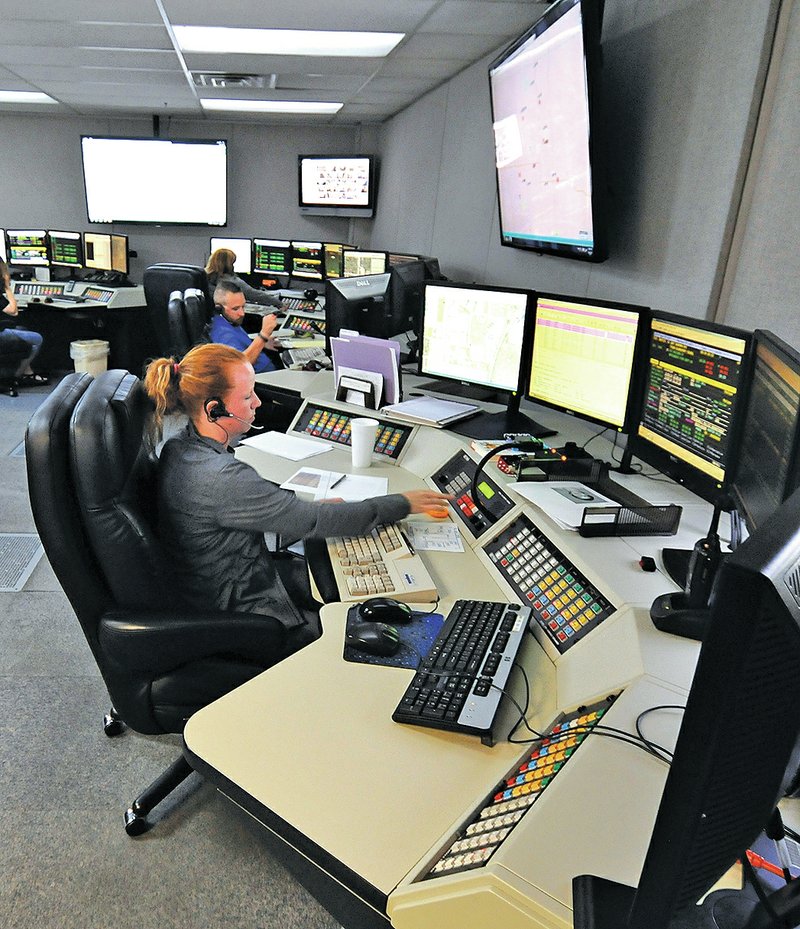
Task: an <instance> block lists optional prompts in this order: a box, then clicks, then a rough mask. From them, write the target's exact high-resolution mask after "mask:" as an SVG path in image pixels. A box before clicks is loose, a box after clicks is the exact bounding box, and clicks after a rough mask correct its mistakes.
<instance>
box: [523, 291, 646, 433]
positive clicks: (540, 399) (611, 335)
mask: <svg viewBox="0 0 800 929" xmlns="http://www.w3.org/2000/svg"><path fill="white" fill-rule="evenodd" d="M643 313H646V310H645V309H644V307H635V306H628V305H624V304H620V303H609V302H606V301H603V300H584V299H580V298H575V297H561V296H555V295H548V294H538V295H537V298H536V312H535V315H534V324H533V347H532V353H531V365H530V374H529V377H528V384H527V389H526V391H525V394H526V396H527V398H528V399H529V400H533V401H535V402H536V403H542V404H544V405H546V406H550V407H554V408H555V409H557V410H561V411H563V412H565V413H571V414H574V415H575V416H579V417H581V418H582V419H587V420H589V421H590V422H594V423H599V424H600V425H603V426H609V427H611V428H612V429H616V430H617V431H620V432H622V431H626V430H627V428H628V425H629V421H630V414H631V408H632V403H631V400H632V398H633V397H634V391H633V390H632V388H633V386H634V370H635V362H636V359H637V356H638V351H639V349H640V346H641V334H642V331H643V329H644V328H645V325H644V323H646V317H645V318H644V322H643V316H642V314H643Z"/></svg>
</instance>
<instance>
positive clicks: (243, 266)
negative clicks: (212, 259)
mask: <svg viewBox="0 0 800 929" xmlns="http://www.w3.org/2000/svg"><path fill="white" fill-rule="evenodd" d="M210 244H211V251H212V253H213V252H215V251H216V250H217V249H218V248H227V249H229V250H230V251H232V252H233V254H234V255H236V260H235V261H234V263H233V271H234V274H250V272H251V271H252V270H253V257H252V251H253V240H252V239H230V238H221V237H219V236H212V237H211V240H210Z"/></svg>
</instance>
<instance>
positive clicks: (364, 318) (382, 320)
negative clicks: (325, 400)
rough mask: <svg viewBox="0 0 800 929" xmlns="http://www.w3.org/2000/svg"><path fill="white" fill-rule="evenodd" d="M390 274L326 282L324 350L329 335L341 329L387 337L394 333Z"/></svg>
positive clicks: (328, 350) (328, 342)
mask: <svg viewBox="0 0 800 929" xmlns="http://www.w3.org/2000/svg"><path fill="white" fill-rule="evenodd" d="M390 280H391V275H389V274H371V275H369V276H368V277H348V278H341V279H340V280H338V281H337V280H334V281H327V282H326V284H325V336H326V340H325V341H326V352H327V354H328V355H330V339H331V338H332V337H336V336H338V335H339V332H340V331H341V330H342V329H351V330H353V331H355V332H358V333H359V334H360V335H369V336H373V337H375V338H378V339H388V338H390V337H391V336H393V335H396V331H395V329H394V317H393V313H392V302H391V293H390V287H389V284H390Z"/></svg>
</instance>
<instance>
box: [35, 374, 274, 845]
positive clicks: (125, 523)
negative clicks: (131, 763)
mask: <svg viewBox="0 0 800 929" xmlns="http://www.w3.org/2000/svg"><path fill="white" fill-rule="evenodd" d="M149 409H150V402H149V400H148V398H147V397H146V395H145V393H144V389H143V387H142V385H141V382H140V381H139V380H138V378H136V377H134V376H133V375H131V374H128V373H127V372H126V371H115V370H112V371H106V372H104V373H103V374H101V375H99V376H98V377H97V378H96V379H93V378H92V377H91V375H88V374H83V373H80V374H78V373H76V374H71V375H68V376H67V377H66V378H64V380H63V381H62V382H61V383H60V384H59V385H58V386H57V387H56V389H55V390H54V391H53V392H52V393H51V394H50V396H49V397H48V398H47V400H46V401H45V402H44V403H43V404H42V405H41V406H40V407H39V408H38V410H37V411H36V412H35V413H34V415H33V417H32V419H31V421H30V423H29V424H28V429H27V433H26V437H25V446H26V460H27V469H28V485H29V493H30V500H31V508H32V510H33V516H34V521H35V523H36V528H37V530H38V532H39V535H40V537H41V540H42V544H43V546H44V549H45V552H46V553H47V556H48V558H49V560H50V563H51V565H52V566H53V570H54V571H55V573H56V576H57V577H58V580H59V582H60V583H61V586H62V587H63V589H64V592H65V593H66V595H67V597H68V599H69V601H70V603H71V604H72V607H73V609H74V610H75V613H76V615H77V617H78V620H79V622H80V624H81V627H82V628H83V631H84V634H85V636H86V640H87V642H88V643H89V647H90V648H91V650H92V654H93V655H94V658H95V661H96V662H97V666H98V668H99V670H100V673H101V674H102V676H103V679H104V681H105V684H106V687H107V688H108V692H109V695H110V697H111V701H112V704H113V709H112V711H111V713H110V714H108V715H107V716H106V717H105V720H104V728H105V731H106V733H107V734H108V735H116V734H117V733H118V732H120V731H121V730H122V729H123V728H124V726H123V723H126V724H127V725H129V726H130V727H131V728H132V729H134V730H136V731H137V732H141V733H147V734H156V733H176V732H181V731H182V730H183V726H184V724H185V722H186V720H187V719H188V718H189V716H191V715H192V713H194V712H195V711H196V710H198V709H200V708H201V707H203V706H205V705H206V704H208V703H210V702H211V701H213V700H215V699H217V698H218V697H220V696H222V695H223V694H225V693H227V692H228V691H230V690H232V689H233V688H234V687H237V686H239V685H240V684H242V683H244V682H245V681H247V680H249V679H250V678H252V677H254V676H255V675H256V674H258V673H260V672H261V671H263V670H264V669H266V668H268V667H270V665H272V664H274V663H275V662H276V661H278V660H280V659H281V658H282V657H283V656H284V654H285V639H286V635H285V631H284V628H283V626H282V625H281V623H280V622H278V620H277V619H275V618H274V617H271V616H262V615H257V614H245V613H235V612H222V611H217V610H207V611H195V610H187V609H182V608H181V607H180V606H178V605H175V604H174V602H173V597H172V594H171V592H170V583H169V578H168V577H167V576H165V566H164V559H163V557H162V552H161V550H160V546H159V543H158V539H157V537H156V534H155V531H154V527H155V525H156V513H157V507H156V495H155V471H156V466H157V463H156V460H155V458H154V456H153V455H152V453H151V452H150V451H149V448H148V443H147V442H146V441H143V430H144V425H145V420H146V417H147V415H148V413H149ZM190 773H191V768H190V767H189V765H188V762H186V760H185V759H184V758H183V757H182V756H181V757H180V758H178V760H177V761H175V762H174V763H173V764H172V765H171V766H170V767H169V768H168V769H167V770H166V771H165V772H164V773H163V774H162V775H161V776H160V777H159V778H157V779H156V780H155V781H154V782H153V784H151V785H150V786H149V787H148V788H147V789H146V790H145V791H144V792H143V793H141V794H140V795H139V796H138V797H137V798H136V799H135V800H134V801H133V803H132V804H131V806H130V808H129V809H128V810H127V811H126V813H125V829H126V831H127V832H128V834H129V835H132V836H133V835H140V834H141V833H142V832H144V830H145V829H146V828H147V825H148V824H147V821H146V816H147V814H148V813H149V812H150V811H151V810H152V809H153V808H154V807H155V806H156V805H157V804H158V803H160V802H161V800H163V799H164V798H165V797H166V796H168V795H169V793H170V792H171V791H172V790H174V789H175V787H177V786H178V785H179V784H180V783H181V782H182V781H183V780H184V779H185V778H186V777H187V776H188V775H189V774H190Z"/></svg>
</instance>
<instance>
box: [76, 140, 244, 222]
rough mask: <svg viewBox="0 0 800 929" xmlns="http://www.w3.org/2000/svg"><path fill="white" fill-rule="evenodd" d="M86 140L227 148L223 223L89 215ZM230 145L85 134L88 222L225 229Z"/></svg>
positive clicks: (84, 194)
mask: <svg viewBox="0 0 800 929" xmlns="http://www.w3.org/2000/svg"><path fill="white" fill-rule="evenodd" d="M85 139H99V140H109V141H118V142H162V143H163V142H170V143H173V144H176V145H223V146H224V147H225V182H224V186H225V217H224V221H223V222H221V223H211V222H201V221H196V222H195V221H187V220H167V219H130V218H129V217H125V216H117V217H114V218H113V219H105V218H103V219H94V218H93V217H92V216H91V215H90V214H89V192H88V190H87V187H86V166H85V160H84V140H85ZM228 156H229V145H228V140H227V139H222V138H216V139H214V138H209V139H198V138H191V139H162V138H158V137H153V136H116V135H104V134H102V133H83V134H82V135H81V137H80V158H81V177H82V179H83V202H84V206H85V207H86V217H87V220H88V222H90V223H91V224H92V225H98V226H103V225H112V224H114V223H124V224H125V225H131V226H156V227H158V226H177V227H181V226H186V227H188V228H200V229H224V228H226V227H227V225H228V214H229V212H230V195H229V181H230V159H229V157H228ZM198 196H200V197H201V196H202V194H201V193H198Z"/></svg>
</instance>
